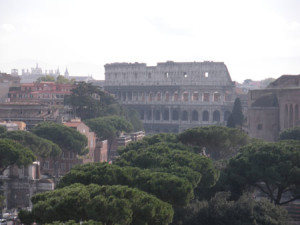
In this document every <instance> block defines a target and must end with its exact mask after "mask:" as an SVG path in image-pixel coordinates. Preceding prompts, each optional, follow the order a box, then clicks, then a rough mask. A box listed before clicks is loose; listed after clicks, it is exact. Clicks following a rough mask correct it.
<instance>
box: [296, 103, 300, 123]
mask: <svg viewBox="0 0 300 225" xmlns="http://www.w3.org/2000/svg"><path fill="white" fill-rule="evenodd" d="M299 125H300V124H299V107H298V105H296V106H295V126H299Z"/></svg>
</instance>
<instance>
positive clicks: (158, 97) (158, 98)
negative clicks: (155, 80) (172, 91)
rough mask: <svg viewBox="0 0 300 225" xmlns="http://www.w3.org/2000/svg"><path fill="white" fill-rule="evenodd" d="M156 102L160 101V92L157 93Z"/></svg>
mask: <svg viewBox="0 0 300 225" xmlns="http://www.w3.org/2000/svg"><path fill="white" fill-rule="evenodd" d="M156 100H157V101H158V102H159V101H160V100H161V93H160V92H157V98H156Z"/></svg>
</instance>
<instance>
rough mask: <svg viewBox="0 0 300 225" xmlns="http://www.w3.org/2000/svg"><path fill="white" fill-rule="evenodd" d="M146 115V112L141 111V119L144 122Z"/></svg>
mask: <svg viewBox="0 0 300 225" xmlns="http://www.w3.org/2000/svg"><path fill="white" fill-rule="evenodd" d="M144 114H145V111H144V110H141V111H140V119H141V120H144V118H145V116H144Z"/></svg>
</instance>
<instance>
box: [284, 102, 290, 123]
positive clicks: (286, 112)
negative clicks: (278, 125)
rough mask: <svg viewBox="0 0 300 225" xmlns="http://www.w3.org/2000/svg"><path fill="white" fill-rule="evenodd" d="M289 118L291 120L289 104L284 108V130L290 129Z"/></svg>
mask: <svg viewBox="0 0 300 225" xmlns="http://www.w3.org/2000/svg"><path fill="white" fill-rule="evenodd" d="M288 118H289V107H288V105H287V104H285V106H284V128H288V121H289V120H288Z"/></svg>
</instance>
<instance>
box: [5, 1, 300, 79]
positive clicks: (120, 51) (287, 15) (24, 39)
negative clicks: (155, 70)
mask: <svg viewBox="0 0 300 225" xmlns="http://www.w3.org/2000/svg"><path fill="white" fill-rule="evenodd" d="M299 12H300V1H299V0H247V1H246V0H206V1H204V0H195V1H193V0H185V1H183V0H180V1H177V0H148V1H146V0H136V1H135V0H106V1H104V0H95V1H93V0H26V1H25V0H0V71H2V72H8V73H9V72H10V69H12V68H17V69H19V70H21V69H22V68H30V67H34V66H35V63H36V62H38V63H39V64H40V65H41V67H42V68H43V69H56V68H57V67H59V68H60V71H61V72H64V70H65V68H66V66H67V67H68V69H69V72H70V75H88V74H92V75H93V77H94V78H96V79H103V78H104V68H103V66H104V64H106V63H112V62H144V63H147V64H148V65H156V63H157V62H164V61H167V60H172V61H180V62H188V61H204V60H209V61H222V62H225V64H226V65H227V67H228V69H229V72H230V74H231V77H232V79H233V80H236V81H240V82H241V81H243V80H244V79H246V78H251V79H253V80H260V79H263V78H266V77H274V78H277V77H279V76H280V75H282V74H300V13H299Z"/></svg>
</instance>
